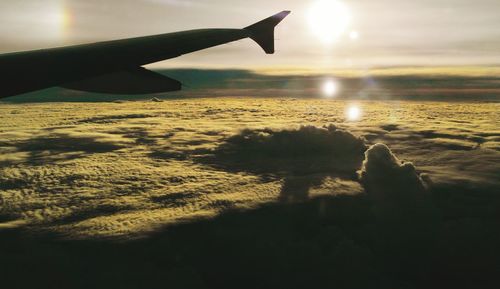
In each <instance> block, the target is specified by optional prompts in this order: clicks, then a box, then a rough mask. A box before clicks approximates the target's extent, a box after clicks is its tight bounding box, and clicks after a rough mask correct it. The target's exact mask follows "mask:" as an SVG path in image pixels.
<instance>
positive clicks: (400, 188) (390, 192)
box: [359, 143, 425, 200]
mask: <svg viewBox="0 0 500 289" xmlns="http://www.w3.org/2000/svg"><path fill="white" fill-rule="evenodd" d="M365 156H366V157H365V160H364V162H363V167H362V168H361V171H360V173H359V175H360V181H361V183H362V184H363V186H364V187H365V190H366V192H367V193H368V194H370V195H372V196H373V197H375V198H376V199H382V200H383V199H394V198H399V197H401V196H403V197H410V196H416V195H418V194H421V193H423V192H424V191H425V187H424V183H423V181H422V178H421V177H420V175H419V174H418V173H417V172H416V169H415V166H414V165H413V164H412V163H409V162H402V161H400V160H399V159H398V158H397V157H396V156H395V155H394V154H393V153H392V152H391V150H390V149H389V147H387V146H386V145H385V144H381V143H378V144H375V145H373V146H372V147H370V148H369V149H368V150H367V151H366V153H365Z"/></svg>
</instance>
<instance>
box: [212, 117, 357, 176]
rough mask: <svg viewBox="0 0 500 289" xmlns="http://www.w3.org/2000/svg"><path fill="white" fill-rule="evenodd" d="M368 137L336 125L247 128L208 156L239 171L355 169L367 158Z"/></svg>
mask: <svg viewBox="0 0 500 289" xmlns="http://www.w3.org/2000/svg"><path fill="white" fill-rule="evenodd" d="M365 150H366V146H365V143H364V140H363V139H362V138H359V137H356V136H354V135H353V134H351V133H349V132H347V131H345V130H342V129H339V128H338V127H336V126H334V125H329V126H324V127H316V126H302V127H300V128H298V129H284V130H273V129H256V130H250V129H246V130H243V131H242V132H241V133H240V134H238V135H234V136H232V137H229V138H228V139H227V140H226V142H225V143H224V144H222V145H221V146H219V147H218V148H216V149H215V150H214V151H213V156H212V157H211V158H209V159H205V161H207V162H208V163H210V164H213V165H214V166H217V167H223V168H226V169H230V170H235V171H248V172H253V173H259V174H273V175H280V176H288V175H305V174H314V173H333V172H337V173H341V174H350V173H354V172H355V171H356V170H357V168H359V166H360V164H361V161H362V160H363V153H364V151H365Z"/></svg>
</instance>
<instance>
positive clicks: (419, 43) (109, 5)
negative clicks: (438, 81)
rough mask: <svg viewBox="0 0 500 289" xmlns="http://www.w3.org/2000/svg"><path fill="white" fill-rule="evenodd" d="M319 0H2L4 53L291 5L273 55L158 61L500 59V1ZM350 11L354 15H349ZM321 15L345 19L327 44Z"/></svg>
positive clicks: (318, 65) (361, 65) (256, 16)
mask: <svg viewBox="0 0 500 289" xmlns="http://www.w3.org/2000/svg"><path fill="white" fill-rule="evenodd" d="M318 1H320V0H310V1H304V0H287V1H285V0H279V1H264V0H254V1H252V2H251V3H250V2H249V1H239V0H221V1H212V0H210V1H208V0H135V1H132V0H120V1H118V0H108V1H97V0H86V1H75V0H45V1H37V0H17V1H1V2H0V19H1V20H0V21H1V25H0V37H1V39H2V41H1V43H0V52H2V53H5V52H11V51H20V50H29V49H38V48H46V47H51V46H61V45H70V44H79V43H86V42H95V41H101V40H109V39H117V38H127V37H135V36H143V35H149V34H158V33H166V32H173V31H179V30H188V29H195V28H211V27H217V28H218V27H221V28H224V27H229V28H239V27H245V26H247V25H249V24H251V23H253V22H256V21H258V20H260V19H263V18H265V17H268V16H270V15H272V14H274V13H276V12H279V11H281V10H285V9H287V10H288V9H289V10H292V15H290V16H289V18H287V19H286V20H285V22H283V23H282V24H281V25H280V26H279V27H278V29H277V31H276V38H277V53H276V54H275V55H273V56H267V55H265V54H264V53H263V52H262V51H261V50H260V48H258V46H257V45H256V44H254V43H252V41H251V40H244V41H240V42H236V43H232V44H228V45H223V46H220V47H217V48H213V49H209V50H205V51H201V52H197V53H194V54H191V55H186V56H183V57H180V58H177V59H173V60H169V61H168V62H163V63H160V64H157V65H158V66H162V67H217V68H223V67H237V68H273V67H298V68H306V69H313V70H314V69H335V68H354V69H367V68H374V67H388V66H468V65H498V64H500V17H499V16H498V13H499V12H500V1H498V0H476V1H470V0H419V1H407V0H380V1H368V0H339V1H337V2H341V3H342V4H341V5H343V7H344V8H345V11H347V12H345V11H344V12H342V13H339V12H338V11H325V10H332V9H319V10H320V13H319V14H318V12H311V9H313V8H312V7H314V6H315V5H317V4H316V3H317V2H318ZM322 1H327V0H322ZM327 2H328V1H327ZM330 2H332V1H330ZM327 7H328V6H327ZM332 7H338V6H335V5H334V6H332ZM330 12H331V13H330ZM311 13H312V14H311ZM315 13H316V14H315ZM345 13H347V14H348V15H349V16H348V18H349V21H347V20H346V21H345V22H344V23H343V22H342V19H341V18H343V14H345ZM321 17H326V18H327V19H326V20H325V19H323V21H326V24H328V25H326V26H332V28H331V29H332V30H330V29H327V30H328V31H327V32H326V33H328V32H331V31H336V30H338V27H339V26H345V27H344V28H345V29H344V31H343V33H342V34H341V35H340V36H339V37H338V38H337V39H335V40H334V41H327V42H328V43H326V42H325V41H324V39H322V38H321V37H318V34H321V33H318V31H314V30H313V29H311V18H314V19H315V20H318V19H320V18H321ZM332 19H333V20H332ZM344 20H345V19H344ZM313 21H314V20H313ZM320 21H321V19H320ZM323 26H325V25H323ZM322 32H323V33H325V31H322Z"/></svg>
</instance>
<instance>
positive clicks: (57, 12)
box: [43, 1, 72, 38]
mask: <svg viewBox="0 0 500 289" xmlns="http://www.w3.org/2000/svg"><path fill="white" fill-rule="evenodd" d="M47 9H48V10H47V11H45V12H44V13H43V15H44V16H45V17H44V19H43V22H44V25H45V27H46V29H45V30H46V32H47V35H50V36H52V37H54V38H64V37H65V36H66V33H67V31H68V29H69V28H70V26H71V22H72V15H71V11H70V10H69V9H68V7H67V5H66V3H65V1H58V2H56V3H54V5H52V6H47Z"/></svg>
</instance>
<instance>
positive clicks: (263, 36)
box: [244, 11, 290, 54]
mask: <svg viewBox="0 0 500 289" xmlns="http://www.w3.org/2000/svg"><path fill="white" fill-rule="evenodd" d="M288 14H290V11H282V12H280V13H278V14H276V15H273V16H271V17H269V18H266V19H264V20H262V21H260V22H257V23H255V24H253V25H250V26H248V27H245V28H244V29H245V30H248V31H249V32H250V38H252V39H253V40H254V41H255V42H257V44H259V45H260V47H262V49H264V51H265V52H266V53H267V54H273V53H274V27H276V25H278V24H279V23H280V22H281V21H283V19H285V17H287V16H288Z"/></svg>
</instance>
